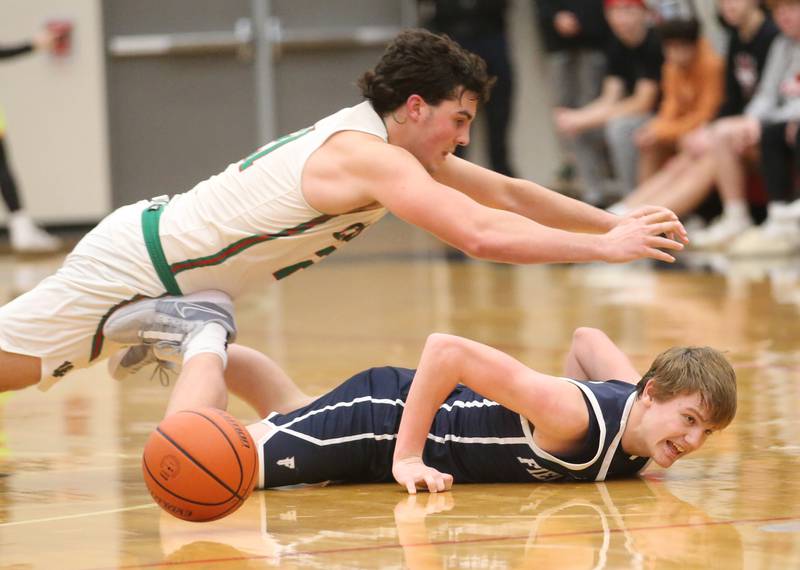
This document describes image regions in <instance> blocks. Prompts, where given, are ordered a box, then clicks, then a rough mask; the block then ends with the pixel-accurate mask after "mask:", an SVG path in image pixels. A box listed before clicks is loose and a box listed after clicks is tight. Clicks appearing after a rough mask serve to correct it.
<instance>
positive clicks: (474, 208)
mask: <svg viewBox="0 0 800 570" xmlns="http://www.w3.org/2000/svg"><path fill="white" fill-rule="evenodd" d="M359 84H360V86H361V89H362V92H363V95H364V98H365V99H366V100H365V101H364V102H363V103H361V104H359V105H356V106H355V107H352V108H347V109H343V110H341V111H339V112H338V113H335V114H333V115H331V116H330V117H327V118H325V119H322V120H320V121H319V122H317V123H315V124H313V125H310V126H308V127H307V128H304V129H302V130H300V131H297V132H295V133H293V134H291V135H287V136H285V137H283V138H281V139H278V140H276V141H273V142H272V143H269V144H267V145H265V146H264V147H262V148H260V149H259V150H257V151H256V152H255V153H253V154H252V155H251V156H249V157H246V158H245V159H243V160H241V161H239V162H237V163H234V164H231V165H230V166H229V167H228V168H227V169H226V170H225V171H223V172H222V173H221V174H219V175H216V176H212V177H211V178H209V179H208V180H205V181H203V182H201V183H199V184H198V185H197V186H196V187H195V188H193V189H192V190H190V191H189V192H186V193H184V194H178V195H176V196H174V197H172V199H168V198H167V197H161V198H159V199H154V200H152V201H150V202H146V201H143V202H140V203H137V204H133V205H130V206H126V207H123V208H120V209H119V210H117V211H115V212H114V213H112V214H111V215H110V216H108V217H107V218H106V219H105V220H103V221H102V222H101V223H100V224H99V226H98V227H97V228H95V229H94V230H92V231H91V232H90V233H89V234H87V236H86V237H85V238H84V239H83V240H82V241H81V242H80V243H79V244H78V245H77V246H76V248H75V250H74V251H73V252H72V253H71V254H70V255H69V256H68V257H67V259H66V261H65V263H64V265H63V267H62V268H61V269H60V270H59V271H58V272H57V273H56V274H55V275H53V276H51V277H49V278H47V279H45V280H44V281H42V282H41V283H40V284H39V285H38V286H37V287H36V288H35V289H33V290H32V291H30V292H28V293H26V294H25V295H22V296H20V297H19V298H17V299H15V300H14V301H12V302H11V303H9V304H7V305H6V306H4V307H3V308H2V309H0V369H2V370H3V373H2V374H1V375H0V391H6V390H15V389H20V388H24V387H26V386H31V385H34V384H37V383H38V384H39V387H40V388H42V389H46V388H48V387H49V386H50V385H52V384H53V383H54V382H56V381H58V380H59V379H61V378H62V377H64V376H65V375H67V374H69V373H70V372H71V371H73V370H75V369H79V368H83V367H85V366H87V365H88V364H90V363H92V362H94V361H96V360H98V359H100V358H102V357H103V356H104V355H106V354H108V352H109V349H111V348H117V347H118V346H119V345H116V344H115V342H119V343H122V344H136V343H138V342H140V341H141V340H143V339H139V338H130V337H125V336H124V335H121V336H118V337H117V338H112V339H111V340H112V341H115V342H106V333H105V331H104V324H105V323H106V321H107V320H108V319H109V318H110V317H112V316H113V315H114V314H115V313H116V312H117V311H118V310H119V309H120V308H121V307H123V306H124V305H129V304H130V305H131V306H132V307H135V306H134V305H133V304H132V303H133V302H135V301H140V300H141V299H144V298H150V299H155V298H159V297H162V296H164V295H167V294H169V295H172V296H180V295H190V294H192V293H194V294H195V295H194V296H192V297H191V300H192V301H194V302H195V305H196V307H200V309H199V310H200V312H203V310H204V309H203V308H202V307H203V306H204V305H203V303H204V302H205V301H211V302H213V303H214V306H215V307H216V309H209V308H208V307H206V309H205V311H206V313H207V314H208V311H209V310H211V311H215V310H218V309H219V310H221V311H222V312H221V313H218V318H217V322H216V323H213V325H214V326H210V327H203V330H204V331H205V332H204V334H205V335H206V336H209V335H213V336H215V338H214V339H210V338H209V340H208V344H209V345H211V344H215V343H217V341H218V340H219V337H220V336H221V337H222V338H223V340H224V339H225V338H226V337H227V338H229V339H230V340H232V339H233V337H234V335H235V330H234V329H233V320H232V317H231V314H230V313H231V311H232V308H231V307H230V305H229V304H226V301H225V300H224V299H221V298H216V297H214V298H211V299H207V298H206V297H204V296H203V294H198V293H197V292H199V291H202V290H206V289H217V290H220V291H223V292H225V293H227V294H228V295H230V296H232V297H236V296H238V295H239V294H241V293H243V292H245V291H247V290H248V289H252V288H261V287H263V286H264V283H265V282H269V281H272V280H278V279H282V278H285V277H287V276H289V275H291V274H292V273H293V272H295V271H297V270H299V269H303V268H305V267H308V266H310V265H312V264H314V263H316V262H318V261H320V260H322V259H324V258H325V257H327V256H328V255H330V254H331V253H333V252H334V251H336V250H337V249H339V248H340V247H342V246H343V245H345V244H346V243H347V242H348V241H350V240H352V239H353V238H355V237H356V236H358V235H359V234H360V233H361V232H363V231H364V229H366V228H367V227H368V226H369V225H371V224H372V223H374V222H375V221H377V220H378V219H380V218H381V217H382V216H383V215H384V214H385V213H386V212H387V211H389V212H392V213H394V214H395V215H396V216H398V217H399V218H401V219H403V220H406V221H407V222H409V223H411V224H414V225H417V226H419V227H421V228H423V229H425V230H427V231H429V232H431V233H432V234H434V235H435V236H437V237H438V238H439V239H441V240H442V241H444V242H446V243H448V244H450V245H452V246H454V247H456V248H458V249H460V250H462V251H464V252H465V253H467V254H468V255H471V256H473V257H476V258H480V259H488V260H494V261H501V262H508V263H549V262H585V261H598V260H599V261H606V262H626V261H631V260H634V259H640V258H645V257H650V258H653V259H657V260H661V261H667V262H669V261H673V257H672V256H671V255H670V254H668V253H667V252H666V251H664V250H680V249H682V247H683V243H686V242H687V237H686V233H685V230H684V228H683V226H682V225H681V223H680V221H679V220H678V218H677V217H676V216H675V214H674V213H673V212H671V211H669V210H666V209H664V208H657V207H645V208H643V209H640V210H637V211H635V212H633V213H631V214H629V215H627V216H625V217H617V216H615V215H612V214H609V213H607V212H604V211H602V210H598V209H596V208H593V207H591V206H588V205H586V204H583V203H581V202H578V201H575V200H572V199H570V198H567V197H564V196H561V195H559V194H557V193H554V192H552V191H549V190H547V189H545V188H543V187H541V186H538V185H536V184H534V183H532V182H528V181H525V180H519V179H511V178H507V177H505V176H502V175H500V174H497V173H494V172H492V171H490V170H487V169H484V168H481V167H479V166H476V165H474V164H471V163H469V162H466V161H464V160H461V159H459V158H457V157H455V156H454V155H453V154H452V152H453V151H454V149H455V148H456V147H457V146H460V145H466V144H468V143H469V131H470V125H471V123H472V121H473V119H474V117H475V114H476V112H477V108H478V104H479V102H481V101H484V100H486V98H487V97H488V93H489V90H490V87H491V84H492V81H491V79H490V78H489V77H488V76H487V74H486V68H485V64H484V62H483V61H482V60H481V59H480V58H479V57H477V56H475V55H473V54H470V53H469V52H466V51H465V50H463V49H462V48H460V47H459V46H458V45H457V44H455V43H454V42H452V41H451V40H449V39H448V38H446V37H440V36H437V35H434V34H431V33H429V32H425V31H420V30H412V31H407V32H403V33H402V34H400V35H399V36H398V37H397V38H396V39H395V40H394V41H393V42H392V43H391V44H390V45H389V46H388V48H387V50H386V52H385V53H384V55H383V56H382V58H381V60H380V61H379V62H378V64H377V66H376V67H375V69H374V70H372V71H368V72H367V73H365V74H364V76H363V77H362V78H361V80H360V82H359ZM664 236H669V237H664ZM670 238H673V239H670ZM198 295H199V296H198ZM144 303H150V301H148V300H145V301H144ZM198 303H199V304H198ZM149 306H150V307H152V305H149ZM133 310H134V311H136V310H138V309H137V308H134V309H133ZM176 310H177V309H176ZM181 310H182V309H181ZM179 312H180V310H179ZM178 326H179V327H180V326H181V325H180V323H179V324H178ZM217 344H218V343H217ZM157 356H158V355H154V354H153V351H152V350H150V347H148V346H145V345H141V346H134V347H133V348H132V349H130V350H129V351H128V352H126V353H125V354H123V355H122V358H121V360H120V363H121V364H120V366H118V367H117V368H116V370H118V371H120V375H123V376H124V374H125V370H126V369H128V368H133V367H136V366H140V365H141V364H142V363H144V362H148V361H154V360H155V358H156V357H157ZM220 357H221V358H223V359H224V357H225V355H224V353H223V354H221V355H220ZM193 390H197V391H199V392H203V391H206V390H208V391H216V392H219V391H220V390H221V391H223V392H224V386H220V385H219V384H212V383H211V381H210V380H200V381H198V383H197V384H196V385H195V386H193Z"/></svg>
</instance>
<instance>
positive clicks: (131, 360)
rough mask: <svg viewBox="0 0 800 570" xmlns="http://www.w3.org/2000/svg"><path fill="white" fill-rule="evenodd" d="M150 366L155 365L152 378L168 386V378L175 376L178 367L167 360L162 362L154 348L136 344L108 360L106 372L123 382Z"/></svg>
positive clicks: (122, 349)
mask: <svg viewBox="0 0 800 570" xmlns="http://www.w3.org/2000/svg"><path fill="white" fill-rule="evenodd" d="M150 365H155V368H154V369H153V374H152V375H151V378H152V377H155V376H156V375H158V376H159V379H160V381H161V383H162V384H165V385H167V384H169V379H170V376H174V375H177V373H178V369H179V365H178V364H177V363H175V362H172V361H169V360H162V359H160V358H158V357H157V356H156V354H155V351H154V347H153V346H151V345H147V344H137V345H134V346H129V347H127V348H121V349H119V350H118V351H117V352H115V353H114V354H112V355H111V357H110V358H109V359H108V372H109V374H111V377H112V378H113V379H114V380H120V381H122V380H125V379H126V378H129V377H131V376H134V375H135V374H137V373H138V372H139V371H140V370H143V369H145V368H147V367H149V366H150Z"/></svg>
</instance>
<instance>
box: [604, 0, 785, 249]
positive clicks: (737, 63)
mask: <svg viewBox="0 0 800 570" xmlns="http://www.w3.org/2000/svg"><path fill="white" fill-rule="evenodd" d="M717 6H718V8H719V15H720V19H721V21H722V22H723V23H724V27H725V29H726V30H727V31H728V33H729V35H730V37H729V41H728V48H727V53H726V57H725V62H726V63H725V93H724V102H723V103H722V106H721V107H720V110H719V113H718V120H717V121H715V122H714V123H712V124H711V125H710V126H709V127H700V128H698V129H696V130H694V131H693V132H692V133H690V134H689V135H687V136H685V137H683V138H682V139H681V142H680V145H679V147H680V151H681V152H680V154H678V156H676V157H675V158H673V159H672V160H670V161H669V162H668V163H667V165H666V166H665V167H664V168H663V169H662V170H660V171H659V172H658V173H657V174H656V175H655V176H653V177H652V178H650V179H648V180H647V181H646V182H644V183H643V184H642V185H640V186H639V188H637V190H636V192H634V193H633V194H631V195H630V196H628V197H627V198H626V199H625V200H624V202H623V204H621V205H617V206H615V207H614V211H617V212H623V211H625V210H627V209H629V208H634V207H637V206H640V205H642V204H656V205H662V206H666V207H668V208H671V209H673V210H674V211H675V212H676V213H678V215H685V214H687V213H690V212H691V211H692V210H694V209H695V208H696V207H697V206H698V205H699V204H701V203H702V202H703V200H704V199H705V198H706V197H707V196H708V195H709V193H710V192H711V191H712V190H713V189H714V187H715V185H718V186H720V188H727V187H728V186H730V184H728V185H727V186H726V184H725V183H726V182H728V181H729V180H730V179H731V178H736V177H739V178H740V179H741V190H740V194H741V195H738V196H733V197H728V196H727V195H725V193H724V192H723V213H722V216H720V217H719V218H718V219H717V220H715V221H714V222H713V223H712V224H711V225H710V227H709V228H708V229H706V230H702V231H699V232H696V233H695V234H694V235H693V236H692V242H691V243H692V245H693V246H694V247H716V246H718V245H721V244H723V243H727V242H729V241H730V240H731V239H733V238H734V237H736V236H738V235H739V234H740V233H741V232H742V231H744V230H746V229H747V228H748V227H750V226H751V225H752V219H751V217H750V213H749V208H748V203H747V200H746V196H745V190H744V187H745V180H747V170H748V165H752V164H755V162H757V160H756V158H755V155H756V154H757V153H756V152H755V150H756V147H754V146H751V147H750V148H749V149H745V150H744V151H743V152H742V153H741V154H739V155H733V156H732V157H731V156H722V157H721V158H722V162H721V165H720V166H718V164H717V159H718V158H720V157H719V156H718V155H720V154H722V155H726V154H727V152H728V151H727V150H724V149H723V150H719V149H717V147H724V138H720V141H719V142H717V141H716V131H717V130H718V128H720V130H721V131H722V132H724V131H725V125H726V124H727V123H730V122H731V121H736V120H737V118H736V117H737V116H741V115H742V113H743V112H744V110H745V107H746V105H747V103H749V102H750V100H751V98H752V97H753V94H754V93H755V90H756V87H757V86H758V83H759V80H760V78H761V75H762V72H763V70H764V66H765V63H766V59H767V53H768V51H769V48H770V45H771V43H772V41H773V39H774V38H775V36H776V35H777V34H778V29H777V28H776V27H775V24H774V23H773V22H772V20H771V19H769V17H768V16H767V15H766V13H765V12H764V10H763V9H762V8H761V7H760V2H759V1H758V0H717ZM726 158H727V160H725V159H726ZM721 168H724V170H725V172H723V173H722V174H721V175H720V172H719V171H720V169H721ZM720 177H721V178H722V180H723V183H722V184H718V178H720Z"/></svg>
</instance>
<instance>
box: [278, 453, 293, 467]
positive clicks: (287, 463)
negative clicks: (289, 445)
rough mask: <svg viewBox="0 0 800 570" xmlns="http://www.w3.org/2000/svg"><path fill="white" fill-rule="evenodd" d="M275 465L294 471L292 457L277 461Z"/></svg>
mask: <svg viewBox="0 0 800 570" xmlns="http://www.w3.org/2000/svg"><path fill="white" fill-rule="evenodd" d="M275 463H277V464H278V465H280V466H281V467H286V468H287V469H294V456H292V457H284V458H283V459H279V460H278V461H276V462H275Z"/></svg>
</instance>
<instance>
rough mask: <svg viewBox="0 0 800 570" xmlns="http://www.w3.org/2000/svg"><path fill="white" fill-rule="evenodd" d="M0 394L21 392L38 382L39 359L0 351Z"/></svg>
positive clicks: (40, 372)
mask: <svg viewBox="0 0 800 570" xmlns="http://www.w3.org/2000/svg"><path fill="white" fill-rule="evenodd" d="M0 370H2V371H3V373H2V374H0V392H7V391H9V390H22V389H23V388H27V387H28V386H33V385H34V384H36V383H38V382H39V379H40V378H41V375H42V362H41V359H39V358H37V357H35V356H27V355H24V354H17V353H14V352H5V351H3V350H0Z"/></svg>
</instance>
